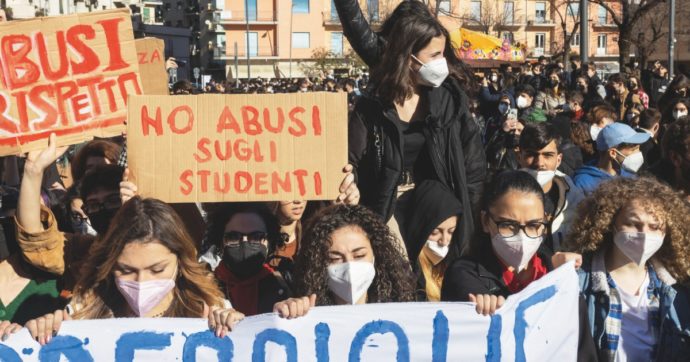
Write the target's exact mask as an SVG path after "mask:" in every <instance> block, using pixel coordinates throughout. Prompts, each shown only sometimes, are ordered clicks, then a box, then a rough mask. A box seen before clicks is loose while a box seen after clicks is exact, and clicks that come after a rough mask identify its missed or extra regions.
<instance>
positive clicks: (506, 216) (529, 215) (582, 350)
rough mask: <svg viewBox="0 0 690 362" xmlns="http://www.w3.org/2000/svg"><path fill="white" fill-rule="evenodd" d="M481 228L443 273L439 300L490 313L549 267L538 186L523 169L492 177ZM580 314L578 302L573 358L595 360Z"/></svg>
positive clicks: (583, 308) (589, 336)
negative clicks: (460, 303) (544, 242)
mask: <svg viewBox="0 0 690 362" xmlns="http://www.w3.org/2000/svg"><path fill="white" fill-rule="evenodd" d="M481 225H482V232H480V233H479V234H478V235H477V236H476V237H475V238H473V239H472V240H471V242H470V249H469V252H468V254H467V255H466V256H464V257H462V258H460V259H458V260H456V261H455V262H454V263H453V264H451V265H450V266H449V267H448V269H447V270H446V274H445V277H444V279H443V287H442V290H441V300H443V301H464V302H466V301H471V302H474V303H476V309H477V313H479V314H483V315H490V314H494V313H495V312H496V310H497V309H498V308H500V307H501V306H502V305H503V303H504V302H505V298H507V297H508V296H509V295H511V294H514V293H517V292H519V291H521V290H522V289H524V288H525V287H526V286H527V285H529V284H530V283H532V282H533V281H535V280H537V279H539V278H541V277H543V276H544V275H546V274H547V273H548V272H549V271H550V270H552V269H553V267H552V262H551V256H550V255H548V254H547V253H548V252H547V250H548V248H547V247H544V245H543V243H542V241H543V240H544V237H545V236H546V234H547V232H548V231H547V230H548V225H547V222H546V213H545V212H544V192H543V191H542V188H541V186H540V185H539V183H538V182H537V181H536V180H535V179H534V178H533V177H532V176H530V175H529V174H528V173H526V172H523V171H504V172H501V173H499V174H496V175H495V176H494V178H493V179H492V180H491V181H490V182H489V183H488V185H487V187H486V188H485V192H484V196H483V199H482V203H481ZM585 311H586V308H585V305H584V301H583V300H582V299H581V300H580V318H579V325H580V327H579V331H580V335H579V336H578V337H579V338H578V355H577V360H578V361H596V360H597V359H596V355H595V354H596V352H595V348H594V343H593V341H592V337H591V335H590V334H589V333H587V331H588V330H589V327H588V325H587V317H586V313H585Z"/></svg>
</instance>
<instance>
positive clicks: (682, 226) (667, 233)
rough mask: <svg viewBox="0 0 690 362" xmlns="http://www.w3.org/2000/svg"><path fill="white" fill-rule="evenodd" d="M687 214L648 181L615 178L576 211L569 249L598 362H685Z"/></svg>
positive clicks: (689, 304)
mask: <svg viewBox="0 0 690 362" xmlns="http://www.w3.org/2000/svg"><path fill="white" fill-rule="evenodd" d="M689 220H690V207H689V206H688V204H687V203H685V202H684V201H683V198H682V197H681V195H680V194H679V193H678V192H675V191H673V190H672V189H671V188H670V187H668V186H666V185H664V184H661V183H659V182H657V181H655V180H653V179H649V178H644V177H641V178H638V179H629V178H616V179H614V180H612V181H609V182H607V183H604V184H602V185H601V186H600V187H599V188H598V189H597V190H596V191H595V192H594V193H593V194H592V195H591V196H590V197H589V198H587V199H586V200H585V201H584V202H583V204H582V205H581V206H580V212H579V215H578V217H577V219H576V220H575V222H574V223H573V225H574V227H573V229H572V232H571V234H570V235H569V238H568V240H569V243H568V249H570V250H572V251H574V252H577V253H581V254H583V259H584V261H583V263H582V267H581V268H580V270H579V275H580V292H581V293H582V295H583V296H584V298H585V300H586V301H587V308H588V313H587V315H588V317H589V324H590V326H591V333H592V335H593V337H594V343H595V344H596V346H597V350H598V353H599V360H600V361H687V360H688V356H689V355H690V298H689V297H690V296H689V295H688V290H687V289H683V288H680V285H681V284H683V283H688V281H689V280H690V249H689V248H688V246H690V224H689V223H688V221H689Z"/></svg>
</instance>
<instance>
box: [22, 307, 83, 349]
mask: <svg viewBox="0 0 690 362" xmlns="http://www.w3.org/2000/svg"><path fill="white" fill-rule="evenodd" d="M69 320H72V318H71V317H70V315H69V313H67V311H64V310H56V311H55V312H53V313H48V314H46V315H44V316H43V317H39V318H36V319H32V320H30V321H28V322H26V328H27V329H28V330H29V333H30V334H31V337H32V338H33V339H35V340H36V341H37V342H38V343H40V344H41V346H44V345H46V344H47V343H48V342H50V340H51V339H52V338H53V337H54V336H56V335H57V334H58V331H59V330H60V326H61V325H62V321H69Z"/></svg>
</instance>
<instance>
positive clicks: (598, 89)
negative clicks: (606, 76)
mask: <svg viewBox="0 0 690 362" xmlns="http://www.w3.org/2000/svg"><path fill="white" fill-rule="evenodd" d="M585 66H586V67H587V77H588V78H589V84H588V85H587V90H588V95H590V98H592V99H594V98H597V97H598V98H599V99H605V98H606V87H604V83H603V82H602V81H601V79H600V78H599V75H598V74H597V65H596V64H595V63H594V62H589V63H587V64H585Z"/></svg>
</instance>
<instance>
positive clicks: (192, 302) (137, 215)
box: [26, 197, 244, 345]
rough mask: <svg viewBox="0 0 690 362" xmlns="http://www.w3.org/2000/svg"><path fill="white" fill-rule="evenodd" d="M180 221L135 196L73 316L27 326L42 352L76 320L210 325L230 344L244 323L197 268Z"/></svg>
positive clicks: (96, 255) (95, 258)
mask: <svg viewBox="0 0 690 362" xmlns="http://www.w3.org/2000/svg"><path fill="white" fill-rule="evenodd" d="M181 225H182V222H181V221H180V219H179V218H178V217H177V214H176V213H175V212H174V211H173V210H172V209H171V208H170V206H168V205H166V204H164V203H163V202H161V201H158V200H154V199H141V198H139V197H134V198H132V199H131V200H129V201H128V202H127V203H126V204H125V205H124V206H123V207H122V208H121V209H120V211H119V212H118V214H117V215H116V217H115V220H114V221H113V226H112V227H111V228H110V229H109V232H108V233H107V234H106V235H104V236H103V237H101V238H99V239H97V240H96V241H95V242H94V244H93V245H92V247H91V248H90V249H89V254H88V257H87V258H85V260H84V266H83V269H82V270H81V273H80V274H79V279H78V282H77V284H76V287H75V288H74V296H73V297H72V301H71V302H70V306H69V307H70V308H68V309H67V310H65V311H63V310H57V311H56V312H55V313H51V314H48V315H46V316H44V317H41V318H38V319H35V320H31V321H29V322H28V323H27V324H26V327H27V328H28V329H29V332H30V333H31V335H32V337H34V338H35V339H36V340H37V341H38V342H39V343H41V345H44V344H47V343H48V342H50V340H51V339H52V337H53V336H55V335H56V334H57V332H58V330H59V328H60V325H61V322H62V321H63V320H68V319H103V318H123V317H148V318H156V317H170V318H175V317H177V318H205V319H208V321H209V327H210V328H211V329H213V330H215V332H216V336H219V337H223V336H225V334H226V333H227V332H228V331H229V330H231V329H232V327H233V326H234V324H235V323H237V322H238V321H239V320H241V319H242V318H244V316H243V315H242V314H241V313H239V312H237V311H235V310H234V309H232V308H230V306H229V304H228V303H227V302H226V301H225V300H224V299H223V296H222V293H221V292H220V290H219V289H218V287H217V286H216V284H215V283H214V281H213V279H212V278H211V277H210V275H209V274H208V273H207V272H206V270H205V268H204V266H203V265H202V264H199V263H198V262H197V261H196V249H195V247H194V243H193V242H192V240H191V238H190V236H189V234H187V232H186V230H185V229H184V227H181Z"/></svg>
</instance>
